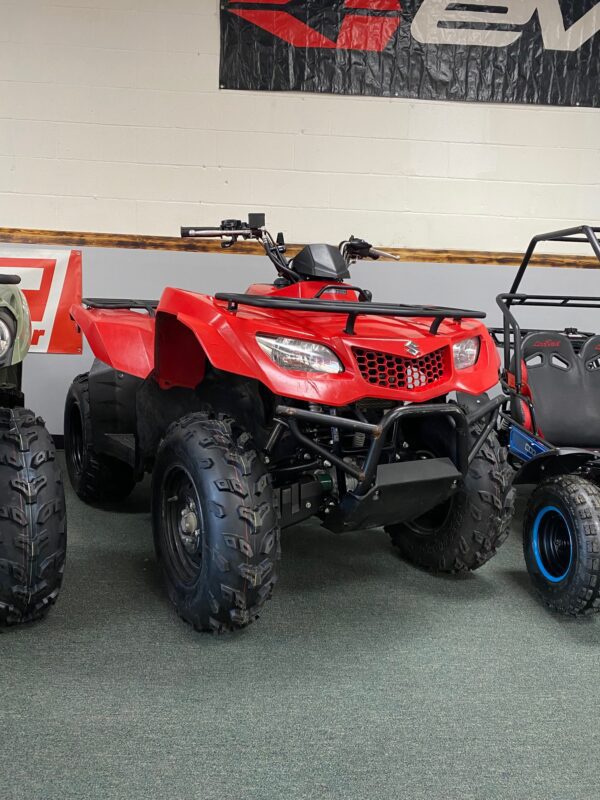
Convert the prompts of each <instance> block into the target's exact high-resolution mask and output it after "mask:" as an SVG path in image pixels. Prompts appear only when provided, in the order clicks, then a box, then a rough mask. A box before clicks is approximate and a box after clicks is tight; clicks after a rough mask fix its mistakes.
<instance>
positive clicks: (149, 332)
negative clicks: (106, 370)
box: [71, 306, 154, 378]
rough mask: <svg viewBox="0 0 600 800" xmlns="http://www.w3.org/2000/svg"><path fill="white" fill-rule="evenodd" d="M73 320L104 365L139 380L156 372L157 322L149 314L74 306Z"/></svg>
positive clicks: (72, 309)
mask: <svg viewBox="0 0 600 800" xmlns="http://www.w3.org/2000/svg"><path fill="white" fill-rule="evenodd" d="M71 316H72V317H73V319H74V320H75V322H76V323H77V325H79V327H80V328H81V330H82V332H83V334H84V336H85V338H86V339H87V340H88V342H89V343H90V347H91V348H92V351H93V353H94V355H95V356H96V358H98V359H100V361H103V362H104V363H105V364H108V365H109V366H111V367H113V369H116V370H119V372H127V373H129V374H130V375H135V376H136V377H138V378H147V377H148V375H149V374H150V373H151V372H152V370H153V369H154V319H153V318H152V317H149V316H148V315H147V314H146V313H140V312H137V311H129V310H127V309H123V310H121V309H119V310H110V311H105V310H103V309H100V308H84V307H83V306H73V307H72V308H71Z"/></svg>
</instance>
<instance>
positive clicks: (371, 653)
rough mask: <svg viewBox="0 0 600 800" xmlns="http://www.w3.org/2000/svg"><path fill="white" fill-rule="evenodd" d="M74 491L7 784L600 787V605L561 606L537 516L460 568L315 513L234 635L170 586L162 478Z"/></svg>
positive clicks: (5, 671)
mask: <svg viewBox="0 0 600 800" xmlns="http://www.w3.org/2000/svg"><path fill="white" fill-rule="evenodd" d="M68 509H69V525H70V527H69V537H70V542H69V548H70V549H69V560H68V569H67V573H66V579H65V584H64V589H63V593H62V595H61V597H60V600H59V603H58V604H57V606H56V607H55V608H54V610H53V613H52V614H51V615H50V617H49V618H48V619H47V620H46V621H44V622H42V623H39V624H36V625H33V626H30V627H26V628H24V629H20V630H19V629H17V630H13V629H11V630H10V631H9V632H6V633H3V634H0V754H1V755H0V797H1V798H2V800H21V799H22V800H63V799H66V800H69V799H70V798H99V799H100V798H101V799H102V800H112V799H113V798H119V800H120V799H121V798H123V800H125V799H127V800H138V798H139V799H140V800H141V799H142V798H143V799H144V800H149V799H150V798H152V799H154V798H157V799H159V798H160V799H161V800H162V798H165V800H195V799H196V798H198V800H234V798H235V800H300V798H302V799H304V798H311V799H312V798H314V799H315V800H329V798H331V799H332V800H333V799H335V800H371V799H373V800H399V799H400V798H407V800H420V798H423V799H425V798H427V800H438V799H439V800H455V799H456V800H469V799H470V798H477V800H496V798H502V800H504V799H505V798H506V799H508V798H519V800H532V799H535V800H554V798H556V800H565V798H568V799H569V800H579V799H580V798H581V800H590V798H592V797H596V796H597V793H598V773H597V770H596V759H597V758H598V744H597V742H598V739H597V734H598V731H599V711H600V700H599V697H598V692H597V688H596V680H597V678H598V675H599V672H600V657H599V654H600V619H596V620H584V621H573V620H565V619H562V618H559V617H555V616H553V615H551V614H550V613H548V612H546V611H545V610H544V608H542V606H541V605H540V604H539V603H538V602H537V601H536V600H535V599H534V597H533V596H532V593H531V590H530V587H529V582H528V579H527V576H526V574H525V572H524V567H523V562H522V557H521V549H520V548H521V545H520V541H519V536H518V533H514V534H513V536H512V537H511V538H510V539H509V541H508V542H507V544H506V545H505V546H504V548H503V549H502V551H501V552H500V553H499V555H498V556H497V557H496V559H494V560H493V561H492V562H491V563H490V564H489V565H487V566H486V567H484V568H483V569H482V570H480V571H479V572H477V573H475V574H474V575H470V576H468V577H466V578H462V579H449V578H439V577H432V576H429V575H427V574H424V573H421V572H419V571H417V570H415V569H414V568H411V567H409V566H407V565H406V564H404V563H403V562H402V561H400V560H399V559H398V558H397V557H396V555H395V554H394V553H393V552H392V549H391V547H390V545H389V543H388V540H387V537H386V535H385V534H384V533H383V532H381V531H376V532H370V533H363V534H350V535H345V536H340V537H336V536H334V535H332V534H329V533H327V532H324V531H322V530H321V529H319V527H318V526H316V525H312V524H305V525H303V526H301V527H298V528H295V529H292V530H288V531H285V532H284V534H283V555H284V560H283V563H282V576H281V581H280V583H279V585H278V587H277V590H276V592H275V596H274V598H273V600H272V601H271V603H269V605H268V607H267V609H266V610H265V612H264V613H263V615H262V618H261V619H260V620H259V622H258V623H256V624H254V625H252V626H250V627H249V628H248V629H246V630H245V631H242V632H240V633H238V634H235V635H226V636H221V637H212V636H210V635H201V634H196V633H194V632H193V631H192V630H191V629H190V628H189V627H188V626H187V625H185V624H184V623H183V622H181V621H180V620H179V619H178V618H177V617H176V616H175V614H174V613H173V611H172V610H171V608H170V606H169V604H168V602H167V601H166V600H165V597H164V596H163V593H162V590H161V586H160V582H159V579H158V575H157V571H156V568H155V563H154V556H153V550H152V542H151V535H150V520H149V513H148V491H147V487H145V486H142V487H139V488H138V489H137V490H136V492H135V493H134V495H133V496H132V498H131V499H130V500H129V501H128V503H127V505H126V506H125V508H124V510H123V512H121V513H113V512H108V511H101V510H95V509H91V508H88V507H86V506H84V505H83V504H82V503H80V502H79V501H78V500H77V499H75V498H74V496H73V495H72V493H69V496H68Z"/></svg>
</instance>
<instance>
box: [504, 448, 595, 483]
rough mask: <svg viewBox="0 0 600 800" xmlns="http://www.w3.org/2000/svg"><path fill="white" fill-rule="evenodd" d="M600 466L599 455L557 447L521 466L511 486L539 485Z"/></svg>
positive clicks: (592, 452) (591, 451)
mask: <svg viewBox="0 0 600 800" xmlns="http://www.w3.org/2000/svg"><path fill="white" fill-rule="evenodd" d="M592 465H593V466H596V467H599V466H600V453H597V452H595V451H593V450H580V449H578V448H573V447H562V448H560V447H557V448H555V449H554V450H549V451H548V452H547V453H541V454H540V455H538V456H535V457H534V458H532V459H531V461H528V462H527V463H526V464H523V466H522V467H520V469H519V470H518V471H517V473H516V474H515V477H514V478H513V484H515V485H517V484H526V483H532V484H534V483H539V482H540V481H542V480H544V479H545V478H552V477H554V476H555V475H570V474H572V473H573V472H576V471H577V470H579V469H581V468H582V467H585V466H592Z"/></svg>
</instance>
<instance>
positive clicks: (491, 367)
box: [72, 281, 500, 406]
mask: <svg viewBox="0 0 600 800" xmlns="http://www.w3.org/2000/svg"><path fill="white" fill-rule="evenodd" d="M326 285H327V284H326V283H323V282H319V281H304V282H301V283H297V284H294V285H291V286H286V287H284V288H277V287H274V286H272V285H255V286H251V287H250V288H249V290H248V292H249V293H250V294H260V295H267V296H275V297H304V298H310V297H314V295H315V294H316V293H317V292H318V291H319V290H320V289H322V288H323V287H324V286H326ZM324 299H329V300H338V301H339V300H346V301H347V302H348V303H349V304H351V303H355V302H358V297H357V294H356V292H354V291H352V290H351V289H344V285H343V284H340V285H339V288H337V291H331V292H328V293H327V294H326V295H324ZM72 314H73V317H74V319H75V321H76V322H77V324H78V325H79V326H80V328H81V329H82V331H83V333H84V334H85V336H86V338H87V340H88V341H89V343H90V346H91V348H92V350H93V352H94V355H95V356H96V357H97V358H99V359H100V360H101V361H103V362H105V363H107V364H109V365H110V366H112V367H113V368H114V369H117V370H119V371H122V372H126V373H129V374H131V375H135V376H137V377H139V378H147V377H148V376H149V375H150V374H151V373H152V372H154V376H155V378H156V380H157V381H158V383H159V385H160V386H161V387H162V388H169V387H171V386H184V387H189V388H194V387H195V386H197V385H198V383H200V381H201V380H202V377H203V376H204V370H205V364H206V360H207V359H208V361H209V362H210V363H211V364H212V365H213V366H214V367H216V368H217V369H220V370H224V371H226V372H232V373H234V374H236V375H243V376H246V377H248V378H254V379H256V380H258V381H260V382H261V383H263V384H264V385H265V386H266V387H268V388H269V389H270V390H271V391H272V392H273V393H274V394H277V395H281V396H283V397H289V398H295V399H298V400H306V401H311V402H317V403H322V404H325V405H329V406H344V405H348V404H350V403H353V402H356V401H357V400H361V399H363V398H380V399H390V400H396V401H398V402H400V401H412V402H426V401H430V400H433V399H435V398H436V397H440V396H442V395H444V394H447V393H449V392H451V391H453V390H454V391H461V392H466V393H469V394H475V395H477V394H481V393H483V392H485V391H487V390H488V389H490V388H491V387H492V386H494V385H495V384H496V383H497V381H498V370H499V366H500V361H499V357H498V353H497V350H496V347H495V345H494V343H493V341H492V339H491V337H490V335H489V333H488V332H487V329H486V328H485V326H484V325H483V324H482V323H481V322H479V321H477V320H473V319H464V320H462V321H455V320H447V321H444V322H443V323H442V324H441V326H440V328H439V332H438V333H437V334H436V335H432V334H431V333H430V332H429V328H430V326H431V322H432V320H431V319H416V318H406V317H403V318H402V317H400V318H399V317H396V318H394V317H383V316H382V317H379V316H375V317H360V316H359V317H358V318H357V319H356V325H355V333H354V335H349V334H347V333H345V332H344V327H345V324H346V317H345V316H344V315H342V314H327V313H323V312H319V313H315V312H297V311H279V310H278V311H275V310H273V309H262V308H252V307H250V306H243V305H240V306H239V307H238V310H237V311H230V310H228V308H227V304H226V303H224V302H222V301H218V300H215V298H214V297H212V296H209V295H202V294H197V293H195V292H189V291H184V290H182V289H172V288H168V289H165V291H164V293H163V295H162V298H161V300H160V303H159V306H158V310H157V315H156V318H150V317H148V316H147V315H146V314H141V313H138V312H135V311H122V310H101V309H85V308H83V307H81V306H74V307H73V309H72ZM257 333H262V334H271V335H275V336H281V335H284V336H289V337H292V338H296V339H305V340H310V341H315V342H319V343H322V344H325V345H327V347H329V348H331V349H332V350H333V351H334V352H335V353H336V355H337V356H338V358H339V359H340V361H341V362H342V364H343V367H344V371H343V372H342V373H340V374H337V375H330V374H320V373H307V372H292V371H289V370H283V369H281V368H280V367H278V366H276V365H275V364H274V363H273V362H272V361H271V360H270V359H269V358H268V356H267V355H266V354H265V353H263V351H262V350H261V348H260V347H259V345H258V344H257V342H256V334H257ZM470 336H479V337H480V340H481V350H480V355H479V359H478V361H477V364H476V365H475V366H474V367H470V368H468V369H464V370H460V371H458V370H455V369H454V366H453V362H452V359H451V358H450V359H449V362H450V365H451V366H450V369H449V370H448V371H447V374H446V375H445V376H444V380H442V381H439V382H437V383H435V384H434V385H431V386H424V387H422V388H418V389H398V388H387V387H385V388H384V387H381V386H378V385H372V384H370V383H368V382H367V381H366V380H365V379H364V378H363V377H362V375H361V374H360V371H359V369H358V366H357V362H356V360H355V358H354V355H353V353H352V348H353V347H358V348H364V349H368V350H375V351H379V352H382V353H389V354H394V355H398V356H401V357H402V358H411V357H412V356H411V353H410V352H409V351H408V350H407V344H410V343H411V342H413V343H415V344H416V345H417V346H418V347H419V350H420V353H419V357H421V356H423V355H426V354H427V353H430V352H432V351H434V350H438V349H440V348H443V347H451V346H452V344H454V343H456V342H458V341H460V340H461V339H465V338H467V337H470Z"/></svg>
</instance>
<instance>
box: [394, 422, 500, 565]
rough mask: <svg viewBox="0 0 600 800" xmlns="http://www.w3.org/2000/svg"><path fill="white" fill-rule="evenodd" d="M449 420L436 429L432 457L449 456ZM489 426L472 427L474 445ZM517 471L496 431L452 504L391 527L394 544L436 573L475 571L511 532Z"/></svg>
mask: <svg viewBox="0 0 600 800" xmlns="http://www.w3.org/2000/svg"><path fill="white" fill-rule="evenodd" d="M445 425H447V422H446V421H441V422H440V425H439V426H433V425H432V426H431V429H430V431H429V435H430V436H431V442H430V443H428V446H430V447H431V451H432V454H433V455H435V456H438V457H443V456H448V455H451V454H450V453H449V452H448V441H449V440H451V439H450V437H449V436H448V433H449V432H450V431H448V429H447V428H446V429H444V426H445ZM483 428H484V425H483V423H481V422H480V423H477V424H476V425H474V426H473V429H472V432H471V433H472V441H475V439H477V437H478V436H479V435H480V434H481V433H482V431H483ZM512 476H513V471H512V469H511V468H510V466H509V464H508V461H507V452H506V448H504V447H501V446H500V443H499V441H498V437H497V436H496V433H495V432H492V433H490V435H489V437H488V439H487V440H486V441H485V443H484V444H483V446H482V447H481V449H480V450H479V452H478V454H477V455H476V456H475V458H474V459H473V462H472V463H471V465H470V467H469V470H468V472H467V475H466V477H465V478H464V479H463V482H462V484H461V486H460V488H459V489H458V490H457V491H456V493H455V494H454V495H453V496H452V497H451V498H450V500H449V501H447V502H446V503H443V504H442V505H441V506H438V507H437V508H435V509H433V510H432V511H430V512H428V513H427V514H425V515H423V516H422V517H419V518H418V519H416V520H412V521H410V522H405V523H400V524H398V525H388V526H387V527H386V530H387V532H388V533H389V534H390V536H391V539H392V543H393V544H394V546H395V547H397V548H398V550H399V551H400V554H401V555H402V557H403V558H405V559H406V560H407V561H410V562H411V563H413V564H415V565H416V566H418V567H420V568H422V569H426V570H430V571H432V572H445V573H459V572H469V571H473V570H476V569H479V567H481V566H483V564H485V563H486V562H487V561H489V560H490V558H492V556H494V555H495V554H496V551H497V550H498V548H499V547H500V545H501V544H502V543H503V542H504V541H505V540H506V538H507V537H508V534H509V532H510V523H511V519H512V515H513V508H514V499H515V491H514V489H512V488H511V483H512Z"/></svg>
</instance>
